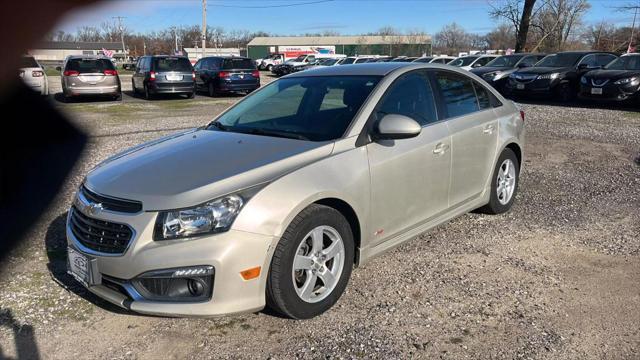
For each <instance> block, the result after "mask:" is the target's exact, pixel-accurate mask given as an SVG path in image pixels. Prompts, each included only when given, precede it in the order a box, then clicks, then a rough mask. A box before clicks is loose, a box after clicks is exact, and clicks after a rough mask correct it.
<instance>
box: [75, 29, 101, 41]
mask: <svg viewBox="0 0 640 360" xmlns="http://www.w3.org/2000/svg"><path fill="white" fill-rule="evenodd" d="M75 39H76V41H101V40H102V35H101V34H100V30H99V29H98V28H97V27H95V26H81V27H79V28H78V29H77V30H76V35H75Z"/></svg>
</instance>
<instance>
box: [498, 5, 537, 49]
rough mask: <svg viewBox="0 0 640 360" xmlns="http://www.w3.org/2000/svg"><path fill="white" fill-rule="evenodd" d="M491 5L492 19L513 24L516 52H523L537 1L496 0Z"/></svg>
mask: <svg viewBox="0 0 640 360" xmlns="http://www.w3.org/2000/svg"><path fill="white" fill-rule="evenodd" d="M545 3H546V1H545ZM489 4H490V6H491V10H490V11H489V15H491V17H493V18H494V19H503V20H506V21H507V22H508V23H510V24H511V26H512V27H513V31H514V34H515V35H516V44H515V51H516V52H522V51H523V50H524V49H525V47H526V44H527V36H528V34H529V26H530V23H531V18H532V16H533V15H534V6H535V4H536V0H494V1H492V2H490V3H489Z"/></svg>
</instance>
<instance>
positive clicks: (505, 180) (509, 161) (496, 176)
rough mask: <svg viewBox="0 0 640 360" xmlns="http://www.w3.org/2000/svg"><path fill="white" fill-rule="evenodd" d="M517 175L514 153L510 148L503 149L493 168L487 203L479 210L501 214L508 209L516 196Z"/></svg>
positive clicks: (516, 160)
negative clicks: (489, 195)
mask: <svg viewBox="0 0 640 360" xmlns="http://www.w3.org/2000/svg"><path fill="white" fill-rule="evenodd" d="M519 176H520V164H519V163H518V158H517V157H516V154H515V153H514V152H513V150H511V149H504V150H503V151H502V154H500V158H498V162H497V163H496V167H495V169H494V170H493V179H492V180H491V197H490V200H489V203H488V204H487V205H485V206H483V207H482V208H480V209H479V210H480V212H483V213H486V214H502V213H505V212H507V211H509V209H511V206H512V205H513V202H514V201H515V198H516V193H517V191H518V180H519Z"/></svg>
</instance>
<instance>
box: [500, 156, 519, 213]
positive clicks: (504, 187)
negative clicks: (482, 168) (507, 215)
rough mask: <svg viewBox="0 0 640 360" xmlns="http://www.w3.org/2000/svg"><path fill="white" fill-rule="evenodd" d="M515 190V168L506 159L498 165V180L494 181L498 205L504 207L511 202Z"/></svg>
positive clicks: (509, 160)
mask: <svg viewBox="0 0 640 360" xmlns="http://www.w3.org/2000/svg"><path fill="white" fill-rule="evenodd" d="M515 188H516V168H515V165H514V164H513V162H512V161H511V159H506V160H505V161H503V162H502V164H501V165H500V169H499V170H498V179H497V181H496V194H497V195H498V201H499V202H500V204H502V205H506V204H508V203H509V201H511V197H512V196H513V192H514V191H515Z"/></svg>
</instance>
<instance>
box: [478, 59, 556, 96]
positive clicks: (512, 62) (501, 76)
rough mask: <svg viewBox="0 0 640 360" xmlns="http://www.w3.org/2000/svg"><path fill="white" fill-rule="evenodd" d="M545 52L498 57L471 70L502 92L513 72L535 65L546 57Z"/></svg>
mask: <svg viewBox="0 0 640 360" xmlns="http://www.w3.org/2000/svg"><path fill="white" fill-rule="evenodd" d="M544 57H545V55H544V54H528V53H520V54H513V55H504V56H500V57H497V58H495V59H493V60H491V61H490V62H488V63H487V64H486V65H485V66H482V67H479V68H475V69H471V72H472V73H474V74H476V75H478V76H480V77H481V78H483V79H484V80H485V81H486V82H488V83H489V84H491V86H493V87H494V88H496V89H497V90H498V91H500V92H502V91H503V88H504V85H505V83H506V82H507V79H508V78H509V75H511V73H514V72H516V71H517V70H518V69H521V68H527V67H531V66H534V65H535V64H536V63H537V62H538V61H540V60H542V58H544Z"/></svg>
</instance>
